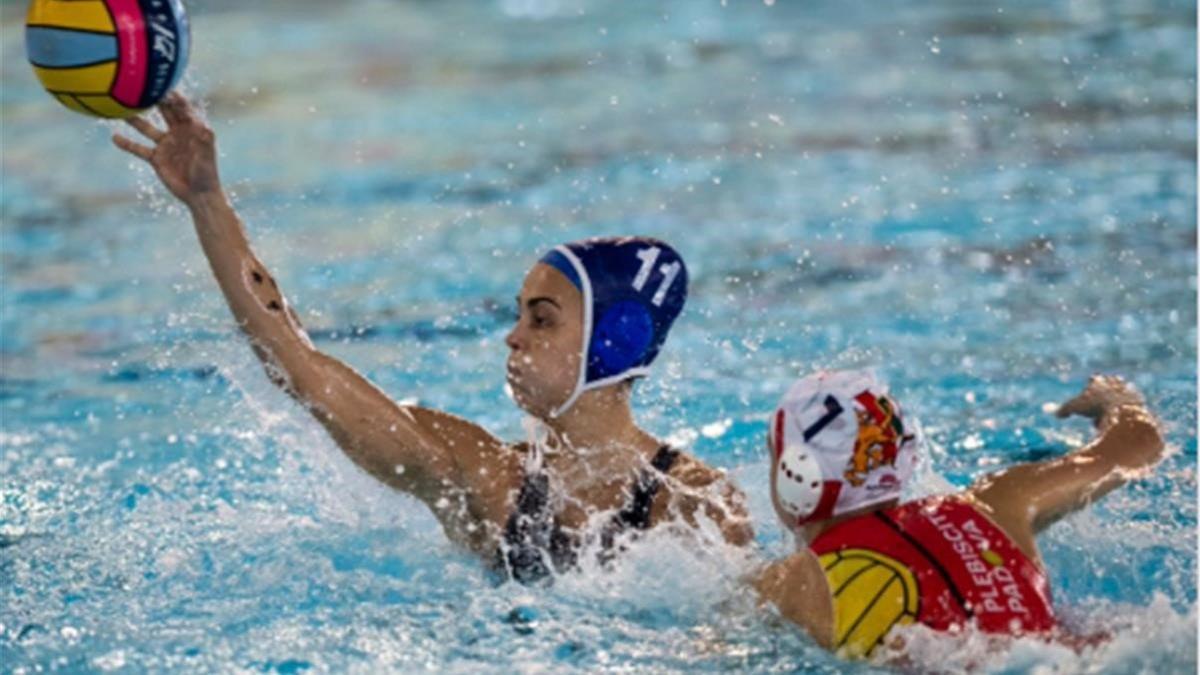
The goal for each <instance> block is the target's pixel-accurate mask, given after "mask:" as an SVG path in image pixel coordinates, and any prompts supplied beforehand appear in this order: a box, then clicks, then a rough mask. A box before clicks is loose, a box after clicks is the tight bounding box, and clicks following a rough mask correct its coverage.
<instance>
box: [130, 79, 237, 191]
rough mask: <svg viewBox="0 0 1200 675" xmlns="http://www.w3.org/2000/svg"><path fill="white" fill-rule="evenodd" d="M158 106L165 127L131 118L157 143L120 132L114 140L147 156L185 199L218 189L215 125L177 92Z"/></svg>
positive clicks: (139, 118)
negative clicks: (145, 142)
mask: <svg viewBox="0 0 1200 675" xmlns="http://www.w3.org/2000/svg"><path fill="white" fill-rule="evenodd" d="M158 109H159V111H160V112H161V113H162V116H163V120H164V121H166V123H167V129H166V130H165V131H164V130H162V129H159V128H158V127H156V126H154V125H153V124H151V123H150V122H149V121H147V120H146V119H145V118H142V117H133V118H130V119H129V120H128V122H129V125H130V126H132V127H133V128H134V129H137V130H138V131H139V132H140V133H141V134H142V135H143V136H145V137H146V138H148V139H150V140H151V141H153V142H154V144H153V145H143V144H141V143H138V142H136V141H133V140H131V139H129V138H126V137H125V136H122V135H120V134H114V135H113V143H115V144H116V146H117V147H118V148H121V149H122V150H124V151H126V152H128V153H130V154H132V155H136V156H137V157H140V158H142V159H144V160H146V162H148V163H149V164H150V166H152V167H154V172H155V173H156V174H158V178H159V180H161V181H162V183H163V185H165V186H166V188H167V189H168V190H170V191H171V194H173V195H175V196H176V197H178V198H179V199H181V200H182V201H184V202H185V203H187V202H190V201H191V200H193V199H195V198H197V197H199V196H201V195H204V194H207V193H210V192H213V191H215V190H217V189H218V188H219V187H220V184H221V183H220V178H219V177H218V174H217V153H216V136H215V134H213V131H212V128H210V127H209V126H208V124H206V123H205V122H204V120H202V119H201V118H200V116H199V115H198V114H196V110H195V108H194V107H193V106H192V104H191V102H189V101H188V100H187V98H186V97H184V96H183V95H182V94H179V93H177V92H172V93H171V94H170V95H168V96H167V97H166V98H165V99H163V102H162V103H160V104H159V106H158Z"/></svg>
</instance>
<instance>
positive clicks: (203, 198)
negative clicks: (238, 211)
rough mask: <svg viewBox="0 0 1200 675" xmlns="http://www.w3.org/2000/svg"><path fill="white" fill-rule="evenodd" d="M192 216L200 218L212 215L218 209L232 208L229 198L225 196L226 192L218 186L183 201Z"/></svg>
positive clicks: (189, 196)
mask: <svg viewBox="0 0 1200 675" xmlns="http://www.w3.org/2000/svg"><path fill="white" fill-rule="evenodd" d="M183 203H184V204H186V205H187V207H188V209H189V210H190V211H191V212H192V215H195V216H199V215H204V214H206V213H211V212H213V211H215V210H218V209H228V208H232V205H231V204H230V203H229V196H228V195H226V194H225V190H224V189H223V188H222V187H221V186H219V185H218V186H217V187H215V188H213V189H211V190H205V191H203V192H197V193H195V194H191V195H188V198H187V199H185V200H183Z"/></svg>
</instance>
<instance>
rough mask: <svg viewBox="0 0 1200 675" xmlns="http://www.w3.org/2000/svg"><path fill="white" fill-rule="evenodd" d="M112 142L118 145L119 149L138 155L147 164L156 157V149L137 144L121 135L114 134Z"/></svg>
mask: <svg viewBox="0 0 1200 675" xmlns="http://www.w3.org/2000/svg"><path fill="white" fill-rule="evenodd" d="M112 140H113V145H116V146H117V147H118V148H120V149H122V150H124V151H125V152H128V153H129V154H131V155H137V156H138V157H141V158H142V159H144V160H146V161H147V162H149V161H150V158H151V157H153V156H154V148H151V147H149V146H145V145H142V144H141V143H135V142H133V141H131V140H129V139H128V138H125V137H124V136H122V135H120V134H113V137H112Z"/></svg>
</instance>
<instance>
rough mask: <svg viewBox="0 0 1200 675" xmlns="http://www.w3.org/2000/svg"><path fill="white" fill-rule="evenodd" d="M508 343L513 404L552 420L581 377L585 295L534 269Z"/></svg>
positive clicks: (544, 269)
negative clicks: (551, 417)
mask: <svg viewBox="0 0 1200 675" xmlns="http://www.w3.org/2000/svg"><path fill="white" fill-rule="evenodd" d="M505 343H506V344H507V345H508V349H509V352H508V374H507V381H508V386H509V388H510V390H511V391H512V397H513V400H515V401H516V402H517V405H518V406H520V407H521V409H522V410H524V411H525V412H527V413H529V414H531V415H534V416H535V417H542V418H545V417H547V416H549V414H550V411H552V410H554V409H555V408H556V407H558V406H559V405H561V404H562V403H563V402H565V401H566V400H567V398H568V397H569V396H570V395H571V392H572V391H574V389H575V383H576V382H577V381H578V379H579V368H580V366H581V362H582V356H581V353H580V352H581V349H582V346H583V295H582V294H581V293H580V292H579V290H578V289H576V288H575V286H573V285H572V284H571V282H570V281H568V280H567V278H566V277H565V276H563V274H562V272H559V271H558V270H556V269H554V268H553V267H551V266H550V265H546V264H544V263H538V264H536V265H534V266H533V269H531V270H529V274H527V275H526V276H525V283H524V285H523V286H522V287H521V294H520V295H519V296H517V323H516V325H515V326H513V329H512V330H511V331H510V332H509V334H508V337H507V338H506V339H505Z"/></svg>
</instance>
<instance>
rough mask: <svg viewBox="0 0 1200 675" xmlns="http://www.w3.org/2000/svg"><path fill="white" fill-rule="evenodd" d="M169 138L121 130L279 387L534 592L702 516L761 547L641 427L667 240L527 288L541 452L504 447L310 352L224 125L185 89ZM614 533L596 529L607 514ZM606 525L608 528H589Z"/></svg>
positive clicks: (725, 505)
mask: <svg viewBox="0 0 1200 675" xmlns="http://www.w3.org/2000/svg"><path fill="white" fill-rule="evenodd" d="M159 109H160V110H161V112H162V115H163V119H164V120H165V121H166V125H167V126H166V128H165V129H161V128H158V127H156V126H155V125H153V124H151V123H150V122H149V121H147V120H145V119H143V118H140V117H135V118H132V119H131V120H130V124H131V125H132V126H133V127H134V128H135V129H136V130H137V131H139V132H140V133H141V134H142V135H143V136H145V138H146V139H148V140H149V143H150V144H149V145H147V144H145V143H143V142H138V141H134V140H132V139H130V138H126V137H125V136H121V135H115V136H114V138H113V141H114V143H115V144H116V145H117V146H118V147H119V148H121V149H123V150H125V151H126V152H129V153H131V154H133V155H135V156H137V157H140V158H141V159H143V160H145V161H147V162H148V163H149V164H150V165H151V166H152V167H153V168H154V170H155V172H156V173H157V175H158V177H159V179H160V180H161V181H162V182H163V184H164V185H165V186H166V187H167V189H168V190H169V191H170V192H171V193H172V194H173V195H174V196H175V197H177V198H178V199H180V200H181V201H182V202H183V203H184V204H185V205H186V206H187V207H188V209H189V210H190V212H191V215H192V220H193V222H194V224H195V228H196V233H197V234H198V235H199V239H200V244H201V246H202V248H203V249H204V253H205V255H206V256H207V258H208V261H209V263H210V265H211V266H212V270H213V274H214V275H215V276H216V279H217V282H218V284H219V285H220V287H221V290H222V292H223V293H224V295H225V299H226V301H227V302H228V303H229V307H230V309H231V310H232V311H233V314H234V317H235V318H236V320H237V323H238V325H239V327H241V329H242V330H243V331H244V332H245V333H246V334H247V336H248V337H249V338H250V343H251V345H252V347H253V348H254V351H255V353H256V354H257V355H258V357H259V358H260V359H261V360H262V362H263V364H264V366H265V367H266V369H267V372H268V375H269V376H270V377H271V379H272V381H273V382H274V383H275V384H277V385H278V386H279V387H281V388H283V389H284V391H286V392H287V393H288V394H290V395H291V396H292V397H293V398H295V399H296V400H297V401H298V402H300V403H301V404H302V405H303V406H305V408H306V409H308V410H309V411H310V412H311V413H312V414H313V415H314V416H315V417H316V418H317V419H318V420H319V421H320V422H321V424H323V425H324V426H325V428H326V429H327V430H328V431H329V433H330V435H331V436H332V437H333V439H334V440H335V441H336V442H337V444H338V445H339V446H341V448H342V450H343V451H345V453H346V455H347V456H349V457H350V459H352V460H353V461H354V462H355V463H357V464H358V465H359V466H360V467H362V468H363V469H365V470H366V471H367V472H368V473H370V474H371V475H373V476H375V477H376V478H378V479H379V480H381V481H383V482H384V483H386V484H388V485H390V486H392V487H394V488H396V489H398V490H402V491H404V492H407V493H409V494H412V495H414V496H415V497H417V498H418V499H420V500H421V501H423V502H424V503H425V504H426V505H427V506H429V508H430V509H432V511H433V512H434V514H435V515H436V516H437V517H438V519H439V520H440V522H441V523H442V526H443V528H444V529H445V531H446V533H447V535H448V536H449V537H450V538H451V539H452V540H453V541H455V542H457V543H460V544H462V545H464V546H466V547H467V548H469V549H470V550H472V551H474V552H476V553H478V554H479V555H481V556H483V557H484V558H485V559H486V560H488V561H489V562H491V563H493V564H494V566H495V568H496V569H497V570H498V571H500V572H502V573H503V574H505V575H506V576H510V577H513V578H516V579H517V580H520V581H536V580H539V579H544V578H546V577H548V576H550V575H551V574H552V573H555V572H558V571H562V570H565V569H569V568H571V567H573V566H574V565H575V563H576V559H577V553H578V550H579V549H580V547H581V546H582V545H583V544H584V543H585V541H586V540H587V539H588V538H589V536H591V537H592V538H593V539H594V540H596V541H597V542H598V543H599V544H600V546H601V548H602V549H615V548H617V547H615V546H614V543H613V542H614V541H615V536H616V535H617V534H619V533H620V532H622V531H625V530H635V531H636V530H646V529H649V528H651V527H654V526H656V525H657V524H659V523H662V522H666V521H668V520H673V519H677V518H678V519H681V520H682V521H684V522H686V523H688V524H691V525H695V524H696V523H697V517H698V516H701V515H702V516H704V517H707V518H708V519H710V520H712V521H714V522H716V523H717V525H718V526H719V529H720V532H721V533H722V535H723V537H724V538H725V539H726V540H727V541H728V542H730V543H732V544H736V545H744V544H747V543H748V542H749V541H750V540H751V538H752V531H751V529H750V526H749V520H748V518H747V515H746V510H745V507H744V505H743V497H742V495H741V493H740V491H738V490H737V488H736V487H734V486H733V485H732V484H731V483H730V482H729V481H728V480H727V479H726V478H725V476H724V474H723V473H722V472H720V471H717V470H715V469H713V468H711V467H709V466H706V465H705V464H703V463H702V462H700V461H699V460H697V459H695V458H694V457H691V456H690V455H688V454H686V453H683V452H681V451H679V450H677V449H674V448H670V447H668V446H667V445H665V444H664V443H662V442H661V441H659V440H658V439H656V438H655V437H654V436H652V435H651V434H649V433H647V432H646V431H644V430H643V429H642V428H640V427H639V426H638V425H637V423H636V422H635V421H634V418H633V412H632V410H631V407H630V392H631V389H632V382H633V380H634V379H636V378H639V377H643V376H645V375H646V374H647V373H648V372H649V368H650V364H651V363H652V362H653V361H654V359H655V357H656V356H657V355H658V353H659V350H660V349H661V347H662V346H663V342H664V341H665V339H666V337H667V333H668V331H669V330H670V328H671V325H672V323H673V322H674V321H675V318H676V317H677V316H678V315H679V312H680V311H681V310H682V309H683V304H684V300H685V299H686V297H687V268H686V267H685V266H684V263H683V260H682V258H681V257H680V256H679V254H678V253H677V252H676V251H675V250H674V249H672V248H671V247H670V246H668V245H667V244H665V243H663V242H661V241H657V240H653V239H648V238H622V239H597V240H589V241H582V242H574V243H570V244H565V245H563V246H559V247H557V248H555V249H553V250H552V251H551V252H549V253H548V254H546V256H545V257H543V258H542V260H541V261H539V263H538V264H535V265H534V266H533V268H532V269H531V270H530V271H529V273H528V275H527V276H526V277H525V283H524V285H523V287H522V288H521V291H520V295H519V296H518V297H517V305H518V318H517V323H516V325H515V326H514V327H513V329H512V330H511V331H510V332H509V334H508V336H507V338H506V344H507V345H508V348H509V358H508V384H509V386H510V388H511V391H512V396H513V398H514V399H515V401H516V403H517V404H518V405H519V406H520V407H521V409H522V410H524V411H525V412H527V413H528V414H529V415H531V416H532V417H533V418H535V419H536V420H538V422H539V430H540V432H542V433H541V434H540V435H541V437H542V440H541V442H538V443H532V444H527V443H517V444H512V443H505V442H503V441H501V440H499V439H497V438H496V437H494V436H492V435H491V434H490V433H488V432H487V431H485V430H484V429H483V428H481V427H479V426H478V425H476V424H473V423H471V422H469V421H467V420H464V419H461V418H458V417H455V416H453V415H450V414H448V413H445V412H441V411H437V410H430V409H428V408H422V407H418V406H404V405H399V404H397V403H396V402H394V401H393V400H392V399H391V398H389V397H388V396H387V395H386V394H384V393H383V392H382V391H380V390H379V389H378V388H377V387H375V386H374V385H372V384H371V383H370V382H368V381H367V380H366V379H365V378H364V377H363V376H362V375H360V374H359V373H357V372H355V371H354V370H353V369H352V368H350V367H349V366H348V365H346V364H345V363H342V362H341V361H339V360H337V359H335V358H333V357H332V356H330V355H328V354H325V353H323V352H321V351H319V350H318V349H316V347H315V346H314V345H313V344H312V342H311V341H310V340H309V339H308V336H307V334H306V333H305V331H304V329H303V328H302V327H301V325H300V321H299V318H298V317H297V315H296V314H295V312H294V311H292V309H291V307H289V306H288V303H287V301H286V300H284V297H283V294H282V292H281V291H280V290H279V289H278V288H277V286H276V283H275V280H274V279H273V278H272V277H271V275H270V274H269V273H268V272H267V270H266V267H265V266H264V265H263V263H262V261H261V260H259V259H258V257H257V256H255V254H254V252H253V251H252V250H251V248H250V242H249V240H248V238H247V236H246V232H245V229H244V228H243V226H242V223H241V220H240V218H239V217H238V215H237V213H236V212H235V211H234V209H233V206H232V205H231V204H230V202H229V200H228V198H227V196H226V194H225V192H224V190H223V189H222V187H221V182H220V179H219V176H218V173H217V160H216V141H215V137H214V134H213V131H212V129H211V128H210V127H209V126H208V124H207V123H206V122H205V121H204V120H203V119H202V118H201V116H200V115H199V113H198V112H197V111H196V110H195V109H194V108H193V106H192V105H191V103H190V102H189V101H188V100H187V99H186V98H184V97H183V96H182V95H180V94H178V93H173V94H171V95H169V96H168V97H167V98H166V99H165V101H164V102H163V104H162V105H160V106H159ZM604 512H610V517H606V518H602V519H601V520H602V522H601V523H599V525H600V527H599V528H594V529H595V530H598V531H593V530H591V529H589V528H587V527H585V525H587V524H589V519H590V518H592V517H593V516H594V515H595V514H597V513H604ZM591 524H596V523H591Z"/></svg>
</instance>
